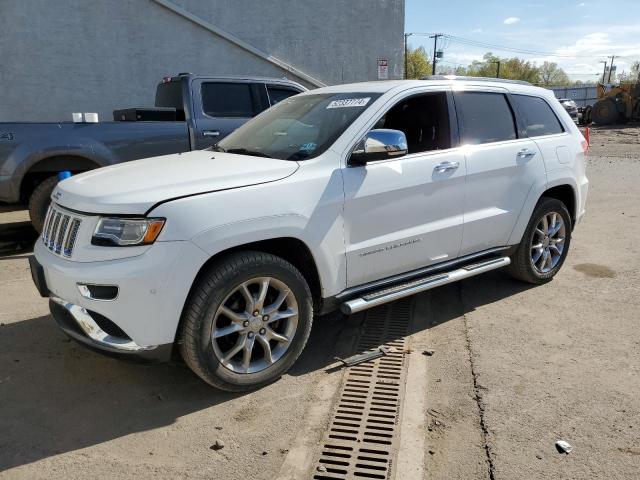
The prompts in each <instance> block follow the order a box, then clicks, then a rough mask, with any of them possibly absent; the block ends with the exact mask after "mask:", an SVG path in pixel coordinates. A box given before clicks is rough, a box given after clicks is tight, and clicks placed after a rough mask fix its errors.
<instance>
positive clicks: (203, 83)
mask: <svg viewBox="0 0 640 480" xmlns="http://www.w3.org/2000/svg"><path fill="white" fill-rule="evenodd" d="M193 101H194V115H195V120H196V132H195V136H194V137H195V138H194V140H195V149H196V150H201V149H203V148H207V147H210V146H212V145H215V144H216V143H218V142H219V141H220V140H222V139H223V138H224V137H226V136H227V135H229V134H230V133H231V132H233V131H234V130H235V129H236V128H238V127H239V126H240V125H242V124H243V123H245V122H246V121H247V120H249V119H250V118H252V117H253V116H255V115H256V114H257V113H258V112H259V111H261V110H262V108H261V99H260V97H259V92H258V88H257V85H253V84H252V83H251V82H243V81H233V82H230V81H220V80H215V81H214V80H206V79H203V80H197V81H195V82H194V85H193Z"/></svg>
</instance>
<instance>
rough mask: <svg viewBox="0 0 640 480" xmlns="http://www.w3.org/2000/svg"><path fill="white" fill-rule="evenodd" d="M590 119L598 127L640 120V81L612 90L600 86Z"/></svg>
mask: <svg viewBox="0 0 640 480" xmlns="http://www.w3.org/2000/svg"><path fill="white" fill-rule="evenodd" d="M589 113H590V117H591V118H590V119H591V121H593V122H594V123H596V124H598V125H613V124H616V123H627V122H629V121H631V120H640V81H639V82H638V83H622V84H620V85H613V86H611V87H610V88H607V86H605V85H603V84H601V83H600V84H598V101H597V102H596V103H595V104H594V105H593V107H592V108H591V111H590V112H589Z"/></svg>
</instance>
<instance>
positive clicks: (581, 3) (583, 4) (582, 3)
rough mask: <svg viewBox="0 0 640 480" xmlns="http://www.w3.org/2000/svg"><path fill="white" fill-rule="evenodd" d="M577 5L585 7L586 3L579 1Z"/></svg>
mask: <svg viewBox="0 0 640 480" xmlns="http://www.w3.org/2000/svg"><path fill="white" fill-rule="evenodd" d="M578 6H579V7H586V6H587V4H586V3H585V2H580V3H579V4H578Z"/></svg>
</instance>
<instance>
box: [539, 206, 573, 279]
mask: <svg viewBox="0 0 640 480" xmlns="http://www.w3.org/2000/svg"><path fill="white" fill-rule="evenodd" d="M565 238H566V227H565V224H564V220H563V219H562V215H560V214H559V213H557V212H549V213H545V214H544V215H543V216H542V218H540V220H539V221H538V224H537V225H536V229H535V231H534V233H533V238H532V240H531V265H532V266H533V268H534V269H535V271H536V272H537V273H539V274H546V273H549V272H550V271H551V270H553V269H554V268H555V267H556V265H558V262H559V261H560V259H561V258H562V252H563V251H564V245H565Z"/></svg>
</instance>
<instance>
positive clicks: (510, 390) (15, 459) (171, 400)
mask: <svg viewBox="0 0 640 480" xmlns="http://www.w3.org/2000/svg"><path fill="white" fill-rule="evenodd" d="M638 135H640V128H633V127H629V128H625V129H623V130H619V129H602V130H594V131H592V149H591V154H590V158H589V166H588V175H589V177H590V181H591V184H590V196H589V202H588V214H587V217H586V218H585V220H584V222H583V223H582V224H581V225H580V226H579V227H578V228H577V229H576V231H575V233H574V237H573V241H572V245H571V252H570V254H569V257H568V260H567V263H566V264H565V266H564V268H563V270H562V271H561V272H560V274H559V275H558V276H557V278H556V279H555V280H554V281H553V282H551V283H549V284H547V285H544V286H541V287H536V288H530V286H527V285H524V284H520V283H516V282H514V281H512V280H511V279H510V278H509V277H508V276H506V275H505V274H504V273H503V272H500V271H498V272H493V273H489V274H486V275H485V276H483V277H477V278H475V279H471V280H469V281H466V282H463V283H461V284H458V285H450V286H447V287H443V288H440V289H437V290H434V291H431V292H428V293H425V294H422V295H419V296H417V297H416V298H415V299H414V306H415V309H414V312H415V315H416V317H419V318H418V319H419V320H420V321H418V322H415V323H414V324H415V325H422V327H420V328H417V329H416V330H415V331H414V333H413V335H412V343H413V346H414V348H413V353H411V354H410V355H409V368H410V375H409V383H408V384H407V389H408V391H409V392H410V394H409V393H408V394H407V397H406V398H407V404H406V405H405V409H406V411H407V412H410V411H411V410H412V408H413V409H414V410H415V408H416V406H418V407H419V411H418V412H419V414H420V415H419V416H420V417H421V419H417V420H416V419H415V418H414V419H413V421H414V423H413V424H411V425H405V424H403V425H402V428H401V434H402V435H403V436H404V437H405V441H404V442H403V443H402V444H403V445H409V446H408V447H407V448H413V449H416V448H417V449H419V450H420V451H419V452H417V453H418V454H416V455H413V453H414V452H410V453H411V454H410V455H404V456H402V455H401V458H402V459H403V462H407V463H411V462H416V461H419V462H420V463H421V465H410V466H409V467H408V466H406V465H405V466H404V467H403V471H405V472H406V471H415V472H424V477H425V478H429V479H443V478H460V479H505V480H506V479H515V478H532V479H533V478H535V479H538V478H550V479H583V478H590V479H591V478H607V479H631V478H637V476H638V471H640V329H639V328H638V312H640V254H639V251H638V250H639V248H640V247H639V245H638V240H640V221H639V220H638V218H639V216H640V188H639V185H640V142H639V141H638ZM5 210H6V209H5ZM25 221H26V216H25V214H24V212H7V211H5V212H3V213H0V323H1V324H2V325H0V432H1V435H0V478H12V479H13V478H25V479H27V478H28V479H32V478H47V479H49V478H65V479H68V478H130V477H134V476H135V477H137V478H154V479H158V478H171V479H173V478H225V479H244V478H251V479H254V478H255V479H267V478H269V479H273V478H276V477H278V475H281V476H283V478H284V476H286V473H287V472H286V471H289V470H290V468H291V466H292V465H297V464H301V466H300V469H301V470H304V468H306V466H307V465H308V466H309V467H310V466H311V464H312V462H313V460H314V458H313V456H314V455H315V453H314V445H315V444H316V443H317V442H318V439H319V438H320V436H321V435H322V432H323V430H324V429H325V427H326V421H327V418H328V414H329V412H330V409H331V401H332V399H333V396H334V394H335V392H336V388H337V385H338V382H339V380H340V378H341V372H340V371H333V372H332V373H327V370H326V366H327V365H329V364H330V363H331V362H332V358H333V357H334V356H336V355H343V354H345V353H347V352H349V350H350V348H351V345H352V340H353V338H355V337H356V336H357V333H358V329H359V327H358V322H359V319H358V318H351V319H343V318H341V317H340V316H332V317H330V318H327V319H318V320H317V321H316V325H315V328H314V331H313V333H312V338H311V340H310V344H309V346H308V348H307V350H306V351H305V353H304V355H303V357H302V359H301V361H300V362H299V363H298V364H297V366H296V367H295V368H294V370H293V371H292V372H291V373H290V374H289V375H286V376H285V377H284V378H283V379H281V380H280V381H279V382H277V383H276V384H274V385H271V386H269V387H267V388H265V389H263V390H261V391H258V392H254V393H251V394H246V395H231V394H226V393H221V392H217V391H214V390H212V389H211V388H209V387H207V386H206V385H205V384H203V383H202V382H201V381H199V380H198V379H197V378H196V377H195V376H194V375H193V374H191V373H190V371H189V370H187V369H186V368H185V367H183V366H181V365H166V366H154V367H145V366H140V365H134V364H129V363H123V362H119V361H116V360H111V359H108V358H104V357H102V356H99V355H97V354H94V353H91V352H88V351H86V350H85V349H83V348H81V347H79V346H77V345H76V344H75V343H73V342H70V341H69V340H68V339H67V338H65V336H64V335H63V334H62V333H61V332H59V331H58V329H57V328H56V327H55V326H54V324H53V321H52V320H51V318H50V317H49V315H48V309H47V304H46V301H45V300H44V299H41V298H40V297H38V295H37V293H36V291H35V289H34V288H33V286H32V285H31V279H30V277H29V271H28V265H27V260H26V258H27V255H28V253H29V248H30V245H31V244H32V242H33V241H34V240H35V234H34V233H33V232H32V231H31V230H30V228H29V227H28V224H27V223H24V222H25ZM425 348H428V349H431V350H433V351H434V353H433V355H432V356H425V355H421V353H420V352H421V351H422V350H423V349H425ZM411 372H413V373H411ZM421 372H424V373H421ZM412 375H413V376H412ZM415 375H420V378H419V381H418V380H416V377H415ZM423 389H424V390H423ZM406 420H407V418H406V417H405V421H406ZM415 422H417V425H418V427H419V428H415V427H416V423H415ZM420 422H422V423H420ZM422 424H423V425H422ZM416 432H417V433H416ZM410 435H418V437H419V438H418V437H414V438H411V437H410ZM407 439H408V440H407ZM559 439H563V440H566V441H568V442H569V443H570V444H571V445H573V446H574V450H573V452H572V453H571V454H569V455H562V454H559V453H557V452H556V450H555V448H554V442H555V441H556V440H559ZM216 440H220V441H222V442H223V443H224V448H223V449H221V450H217V451H215V450H212V449H211V448H210V447H211V446H212V445H213V444H214V442H215V441H216ZM305 445H306V447H305ZM307 447H308V448H307ZM305 448H307V449H306V450H305ZM294 451H295V453H296V455H293V456H292V452H294ZM302 464H304V465H302ZM413 467H415V469H413V470H412V468H413ZM416 475H418V474H416ZM419 476H422V474H421V475H419ZM419 476H415V477H413V478H419ZM292 478H296V476H294V477H292ZM297 478H310V476H304V477H303V476H302V475H300V476H298V477H297ZM404 478H406V479H410V478H412V475H410V474H406V475H405V476H404ZM404 478H403V480H404Z"/></svg>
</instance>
